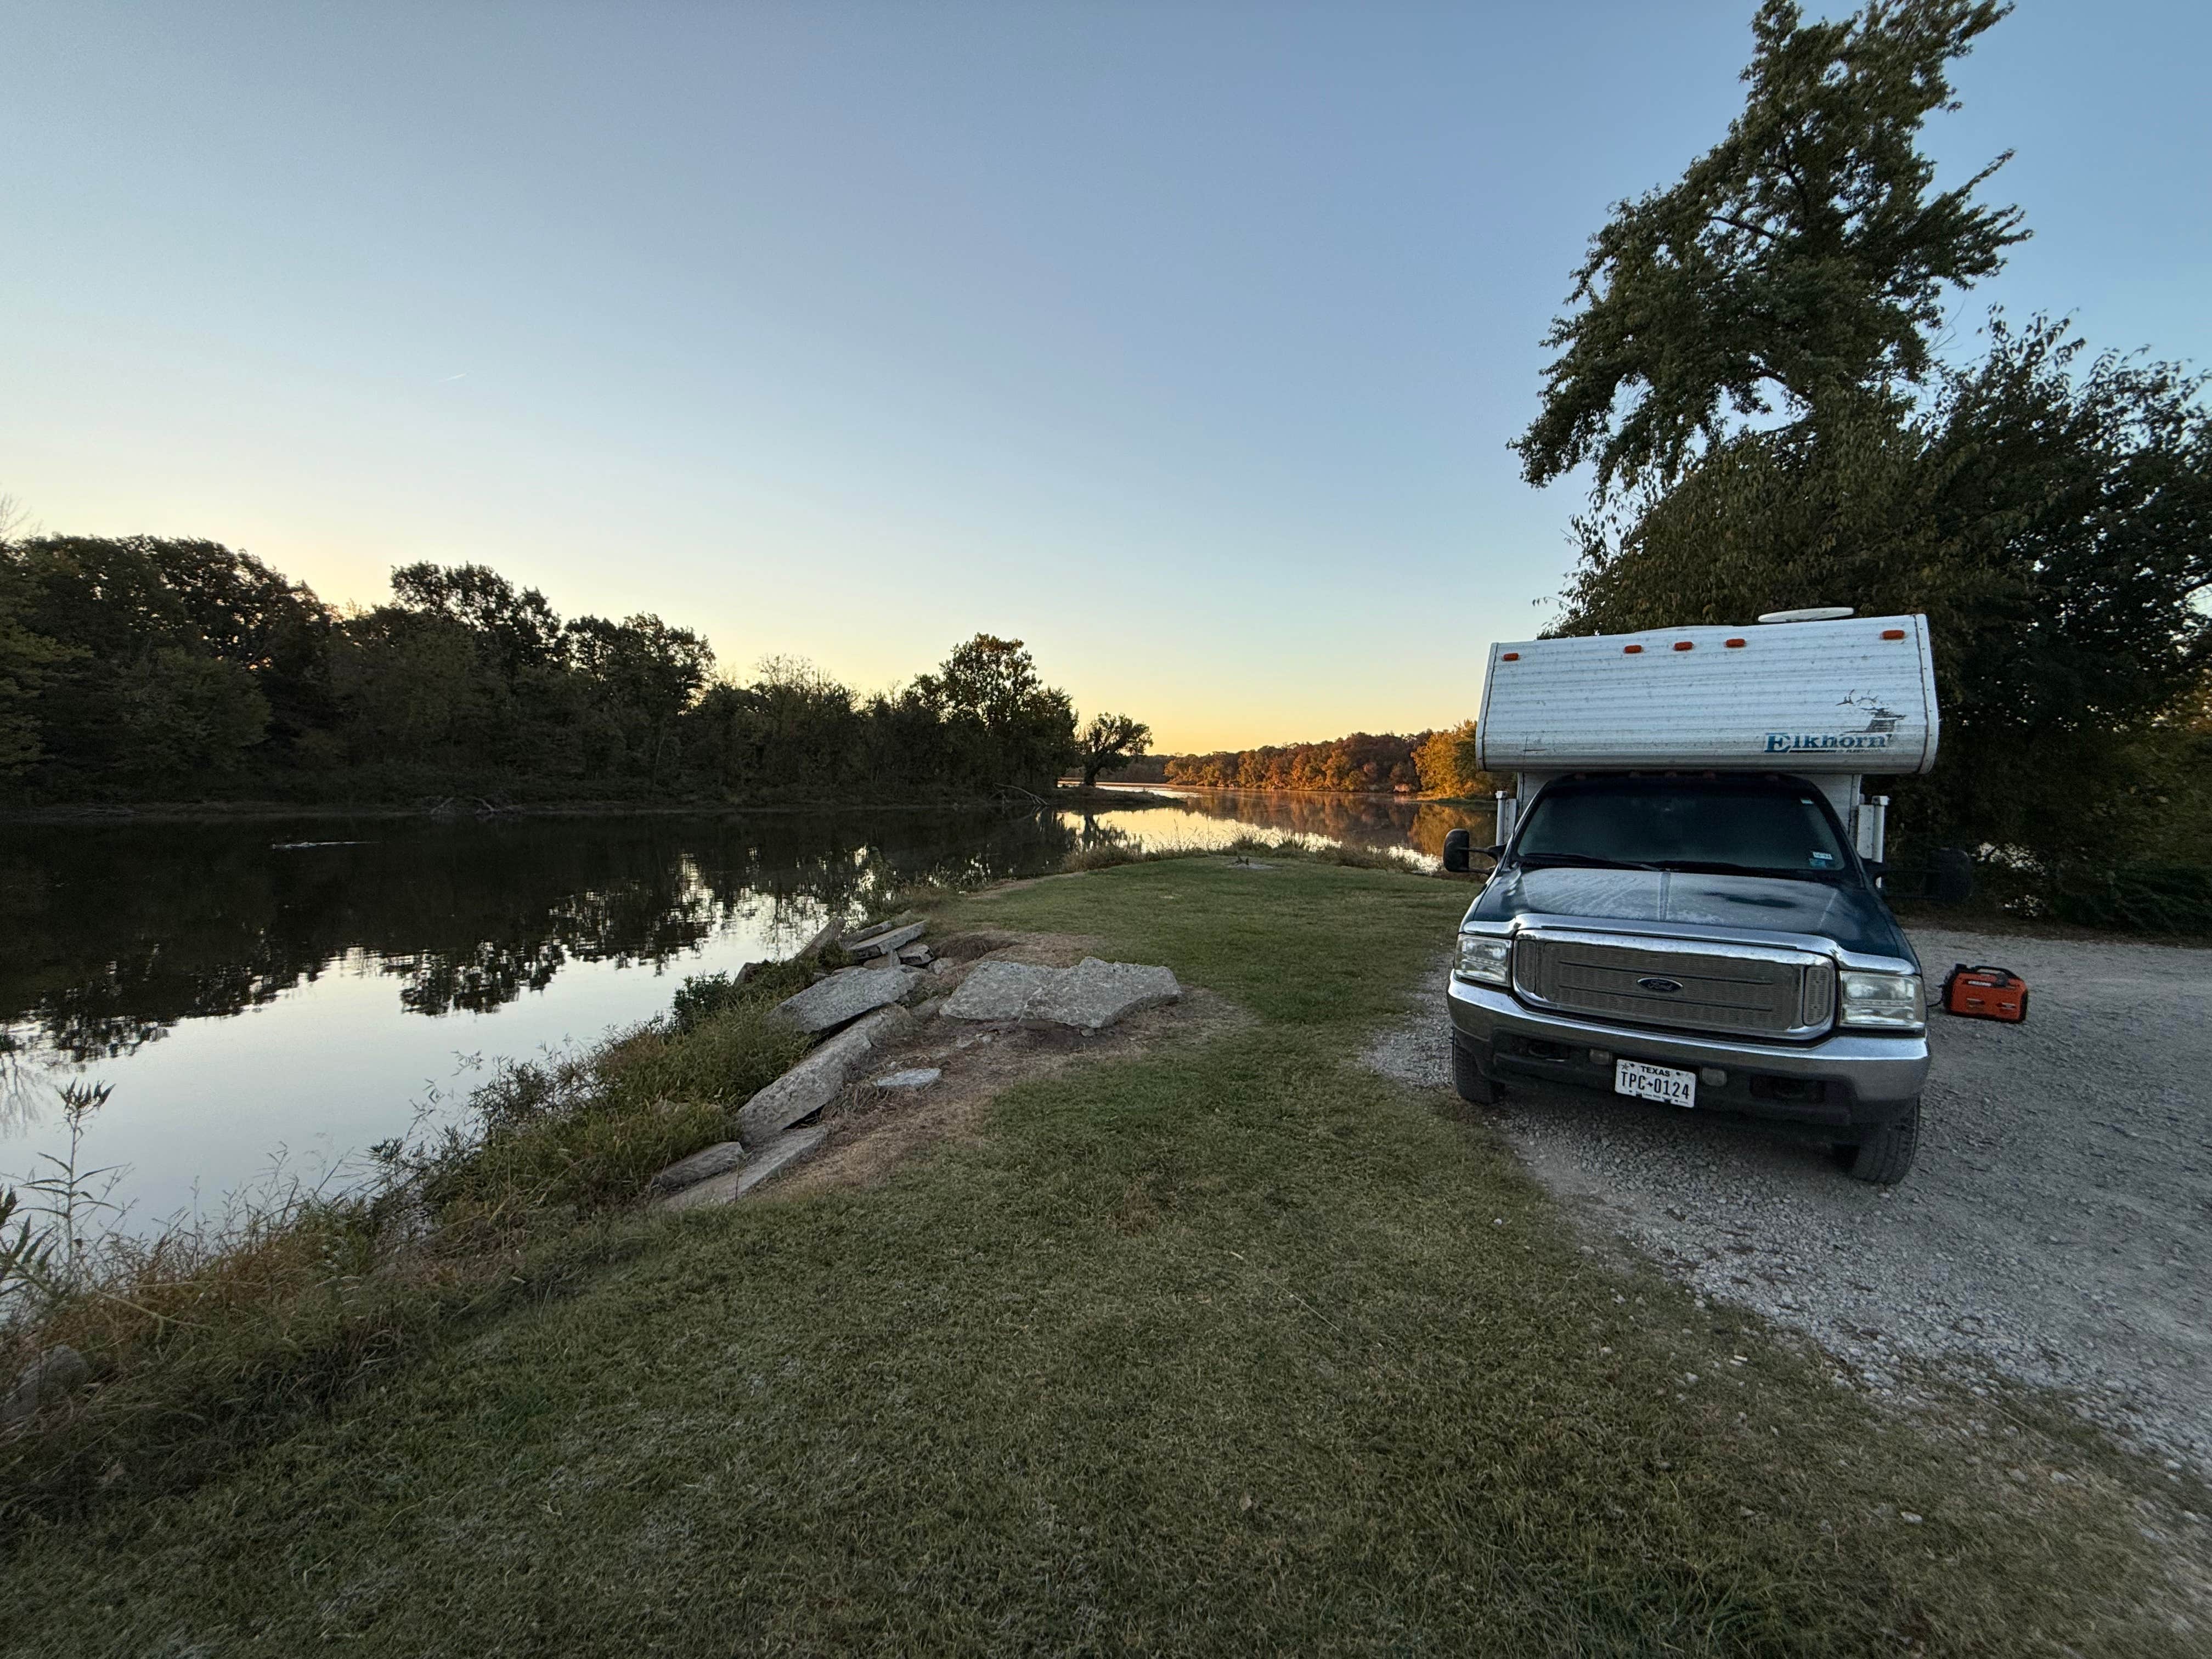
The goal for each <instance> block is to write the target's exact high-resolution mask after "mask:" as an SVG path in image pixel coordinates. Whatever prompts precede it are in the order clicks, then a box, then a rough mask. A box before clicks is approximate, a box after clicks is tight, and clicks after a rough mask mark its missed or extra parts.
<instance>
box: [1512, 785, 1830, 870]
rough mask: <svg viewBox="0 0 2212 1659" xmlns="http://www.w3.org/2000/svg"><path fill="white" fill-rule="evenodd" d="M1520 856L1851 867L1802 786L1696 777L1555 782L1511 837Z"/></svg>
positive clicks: (1527, 860)
mask: <svg viewBox="0 0 2212 1659" xmlns="http://www.w3.org/2000/svg"><path fill="white" fill-rule="evenodd" d="M1514 856H1515V858H1516V860H1519V861H1520V862H1522V863H1523V864H1542V863H1545V862H1547V861H1553V860H1556V861H1559V862H1569V863H1576V864H1613V865H1620V866H1626V867H1638V866H1645V867H1656V868H1661V869H1666V868H1673V867H1681V868H1690V869H1695V868H1699V867H1701V866H1703V867H1712V866H1719V867H1723V868H1728V869H1737V870H1752V871H1757V872H1759V873H1761V874H1772V875H1788V876H1796V877H1800V878H1809V879H1814V880H1817V879H1820V878H1822V877H1824V876H1827V877H1832V876H1835V875H1838V874H1841V873H1842V872H1844V871H1845V870H1846V869H1848V868H1849V864H1848V861H1847V860H1846V859H1845V857H1844V847H1843V843H1842V842H1841V841H1840V840H1839V839H1838V836H1837V834H1836V831H1835V828H1834V825H1833V824H1832V822H1831V821H1830V819H1829V817H1828V816H1827V814H1826V812H1824V811H1822V810H1821V808H1820V803H1819V801H1818V800H1816V799H1814V798H1813V797H1812V796H1811V795H1809V794H1807V793H1804V792H1803V791H1802V789H1794V788H1789V787H1778V788H1774V787H1769V788H1762V787H1756V786H1752V787H1747V786H1745V785H1743V784H1740V783H1733V782H1719V781H1714V782H1705V781H1699V780H1694V779H1692V780H1679V781H1678V780H1673V779H1652V780H1642V779H1620V780H1602V781H1591V782H1589V783H1562V784H1557V785H1554V786H1553V787H1552V788H1550V789H1547V791H1545V792H1544V793H1543V795H1542V796H1541V798H1540V799H1538V800H1537V802H1536V803H1535V805H1534V808H1533V810H1532V811H1530V813H1529V815H1528V821H1527V823H1525V824H1524V825H1523V827H1522V830H1521V834H1520V835H1519V836H1518V837H1517V838H1516V841H1515V842H1514Z"/></svg>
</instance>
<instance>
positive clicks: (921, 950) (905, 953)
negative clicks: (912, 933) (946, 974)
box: [898, 945, 937, 968]
mask: <svg viewBox="0 0 2212 1659" xmlns="http://www.w3.org/2000/svg"><path fill="white" fill-rule="evenodd" d="M898 959H899V960H900V961H901V962H902V963H906V965H907V966H908V967H909V968H927V967H928V966H929V964H930V963H933V962H934V961H935V960H936V959H937V958H936V957H933V955H931V954H930V949H929V947H928V946H927V945H903V946H902V947H900V950H899V953H898Z"/></svg>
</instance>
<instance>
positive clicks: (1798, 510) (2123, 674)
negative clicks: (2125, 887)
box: [1559, 320, 2212, 857]
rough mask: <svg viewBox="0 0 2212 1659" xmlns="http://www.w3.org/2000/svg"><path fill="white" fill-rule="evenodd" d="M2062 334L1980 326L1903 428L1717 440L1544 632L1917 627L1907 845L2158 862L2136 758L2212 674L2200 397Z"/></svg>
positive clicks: (1637, 520)
mask: <svg viewBox="0 0 2212 1659" xmlns="http://www.w3.org/2000/svg"><path fill="white" fill-rule="evenodd" d="M2080 353H2081V344H2080V343H2079V342H2078V341H2077V340H2074V339H2071V338H2069V337H2068V334H2067V331H2066V330H2065V329H2064V327H2063V325H2060V324H2057V323H2052V322H2046V321H2041V320H2039V321H2038V322H2037V323H2035V324H2034V325H2032V326H2030V327H2027V328H2026V329H2023V330H2017V331H2015V330H2012V329H2009V328H2007V327H2006V326H2005V325H2003V324H2002V321H2001V320H2000V321H1998V322H1996V323H1995V324H1993V325H1992V327H1991V330H1990V349H1989V352H1988V355H1987V356H1986V357H1985V358H1984V361H1983V362H1979V363H1978V364H1975V365H1973V366H1972V367H1969V368H1962V369H1956V370H1949V371H1946V372H1945V373H1944V374H1943V378H1942V385H1941V386H1940V387H1939V388H1938V389H1937V390H1936V394H1935V396H1934V397H1933V398H1931V399H1930V401H1929V406H1928V407H1927V408H1926V409H1925V410H1923V411H1921V412H1920V413H1919V414H1917V415H1916V416H1913V417H1911V418H1910V419H1904V420H1899V419H1896V418H1893V416H1891V415H1890V414H1889V413H1888V412H1887V411H1885V410H1879V409H1864V408H1862V409H1860V410H1855V411H1852V412H1850V413H1849V414H1847V415H1841V416H1836V417H1834V418H1833V419H1832V420H1831V421H1830V422H1828V423H1827V424H1826V427H1825V428H1824V429H1823V430H1822V431H1821V433H1820V435H1818V437H1817V438H1816V437H1815V436H1814V435H1811V434H1809V433H1806V432H1802V431H1795V432H1781V433H1747V434H1743V435H1739V436H1737V437H1735V438H1733V439H1731V440H1729V441H1726V442H1724V443H1723V444H1722V445H1721V446H1720V447H1717V449H1716V450H1715V451H1714V452H1713V453H1711V454H1710V455H1708V456H1707V457H1706V458H1705V459H1704V460H1703V461H1702V462H1701V463H1700V464H1699V465H1698V466H1697V467H1695V468H1694V469H1692V471H1690V472H1689V473H1687V474H1686V476H1685V477H1682V478H1681V479H1680V480H1679V481H1678V482H1677V483H1675V484H1674V486H1673V487H1672V488H1671V489H1665V490H1653V491H1651V492H1650V493H1649V494H1648V495H1646V496H1644V498H1643V499H1642V500H1641V501H1639V502H1638V506H1637V509H1636V510H1635V511H1634V512H1633V513H1631V514H1630V515H1628V517H1627V520H1626V523H1625V524H1624V525H1623V526H1621V527H1620V529H1619V531H1618V533H1617V534H1614V535H1611V536H1607V535H1606V534H1603V533H1601V532H1598V531H1596V530H1595V529H1594V528H1593V529H1591V530H1590V531H1589V535H1590V539H1589V542H1588V544H1586V545H1585V547H1584V549H1583V558H1582V562H1581V565H1580V568H1579V569H1578V570H1577V573H1576V574H1575V575H1574V577H1573V578H1572V579H1571V580H1570V582H1569V584H1568V587H1567V590H1566V593H1565V600H1566V607H1567V608H1566V612H1565V616H1564V617H1563V618H1562V620H1561V623H1560V625H1559V631H1561V632H1565V633H1617V632H1626V631H1632V630H1635V629H1644V628H1660V627H1668V626H1676V625H1680V624H1683V623H1699V622H1707V623H1741V622H1744V621H1747V620H1748V619H1749V618H1750V617H1754V616H1757V615H1759V613H1760V612H1762V611H1770V610H1787V609H1791V608H1794V607H1796V606H1800V605H1837V604H1840V605H1855V606H1857V608H1858V609H1859V610H1860V611H1862V613H1865V614H1874V615H1882V614H1891V613H1899V612H1911V611H1919V612H1923V613H1925V614H1926V615H1927V617H1929V623H1930V626H1931V628H1932V629H1933V631H1934V636H1935V640H1936V673H1937V677H1938V691H1939V695H1940V698H1941V701H1942V707H1943V710H1944V727H1945V729H1944V740H1943V747H1942V759H1941V762H1940V763H1939V764H1940V769H1939V771H1938V773H1937V774H1936V776H1935V777H1934V778H1932V779H1931V780H1929V781H1928V782H1927V783H1925V784H1922V783H1917V782H1915V783H1907V784H1905V785H1903V786H1901V787H1902V788H1903V790H1904V792H1905V793H1906V795H1907V796H1908V797H1910V798H1911V809H1912V810H1911V813H1910V814H1909V816H1908V817H1907V819H1906V827H1907V828H1908V829H1911V830H1913V831H1917V833H1919V834H1921V835H1923V836H1935V837H1936V838H1939V839H1944V840H1953V841H1960V842H1968V843H1970V844H1971V843H1978V842H1984V841H1995V842H2001V843H2006V844H2011V845H2016V846H2021V847H2025V848H2033V849H2036V850H2038V851H2039V852H2041V853H2044V854H2050V855H2052V856H2066V857H2081V856H2084V855H2087V854H2091V853H2093V852H2096V851H2098V850H2099V849H2100V848H2101V849H2102V850H2103V851H2105V852H2106V853H2110V852H2112V851H2113V850H2115V849H2124V848H2127V847H2130V846H2132V845H2135V844H2137V843H2139V842H2143V841H2144V840H2145V839H2146V838H2153V839H2154V838H2156V836H2158V834H2159V833H2160V832H2159V831H2158V830H2157V829H2155V827H2154V820H2155V817H2156V814H2155V812H2154V811H2152V810H2151V809H2153V808H2154V807H2156V806H2157V805H2159V804H2160V802H2159V800H2158V795H2159V794H2160V793H2165V794H2166V795H2167V796H2169V797H2171V796H2172V790H2170V789H2169V790H2166V791H2162V792H2161V791H2148V790H2146V789H2144V788H2142V787H2140V782H2141V781H2140V780H2139V779H2138V778H2137V777H2136V765H2135V762H2136V758H2137V757H2138V756H2137V747H2136V745H2137V744H2139V743H2141V742H2142V741H2145V740H2147V739H2148V738H2149V736H2150V734H2151V733H2153V732H2154V731H2156V730H2158V729H2159V728H2160V726H2161V725H2162V724H2164V723H2166V722H2169V721H2171V720H2174V719H2176V718H2178V717H2179V712H2180V711H2182V710H2184V709H2185V708H2187V707H2188V706H2190V700H2191V697H2192V696H2194V695H2196V694H2197V690H2198V688H2199V687H2200V686H2201V685H2202V684H2203V675H2204V673H2205V671H2206V667H2207V665H2208V662H2212V618H2208V617H2207V616H2206V614H2205V612H2204V611H2203V606H2202V604H2201V599H2202V596H2203V594H2205V593H2206V592H2212V416H2207V414H2206V411H2205V410H2204V408H2203V404H2202V402H2201V400H2200V398H2199V396H2198V393H2199V391H2200V388H2201V387H2202V386H2203V381H2202V380H2201V379H2199V378H2198V377H2196V376H2193V375H2191V374H2186V373H2185V372H2183V371H2182V370H2180V369H2179V368H2174V367H2173V366H2172V365H2169V364H2162V363H2154V362H2140V361H2136V360H2131V359H2126V358H2122V357H2119V356H2114V355H2112V354H2109V353H2108V354H2106V355H2104V356H2099V357H2096V358H2094V359H2093V360H2091V361H2089V362H2087V363H2086V364H2084V363H2082V362H2081V361H2080Z"/></svg>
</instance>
